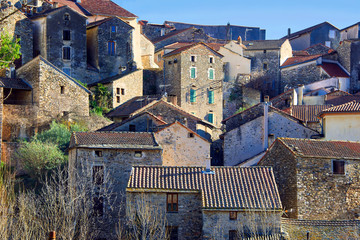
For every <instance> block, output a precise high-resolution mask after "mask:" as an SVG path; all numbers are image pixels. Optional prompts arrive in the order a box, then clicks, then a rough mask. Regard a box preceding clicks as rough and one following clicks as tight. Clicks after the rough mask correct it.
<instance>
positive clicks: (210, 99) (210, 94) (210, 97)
mask: <svg viewBox="0 0 360 240" xmlns="http://www.w3.org/2000/svg"><path fill="white" fill-rule="evenodd" d="M209 103H210V104H213V103H214V91H212V90H211V91H209Z"/></svg>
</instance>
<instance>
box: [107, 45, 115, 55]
mask: <svg viewBox="0 0 360 240" xmlns="http://www.w3.org/2000/svg"><path fill="white" fill-rule="evenodd" d="M108 55H110V56H115V42H113V41H109V42H108Z"/></svg>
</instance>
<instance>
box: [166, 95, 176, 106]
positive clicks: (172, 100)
mask: <svg viewBox="0 0 360 240" xmlns="http://www.w3.org/2000/svg"><path fill="white" fill-rule="evenodd" d="M168 102H170V103H172V104H174V105H177V96H176V95H169V96H168Z"/></svg>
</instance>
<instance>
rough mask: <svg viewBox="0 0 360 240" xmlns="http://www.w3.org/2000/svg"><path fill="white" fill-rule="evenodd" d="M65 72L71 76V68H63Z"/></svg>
mask: <svg viewBox="0 0 360 240" xmlns="http://www.w3.org/2000/svg"><path fill="white" fill-rule="evenodd" d="M63 72H64V73H66V74H67V75H69V76H71V68H63Z"/></svg>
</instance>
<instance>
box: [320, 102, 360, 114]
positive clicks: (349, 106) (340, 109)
mask: <svg viewBox="0 0 360 240" xmlns="http://www.w3.org/2000/svg"><path fill="white" fill-rule="evenodd" d="M345 112H357V113H360V102H358V101H355V100H354V101H352V102H348V103H345V104H342V105H338V106H334V107H330V108H327V109H324V110H323V111H322V112H321V115H322V114H324V113H345Z"/></svg>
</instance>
